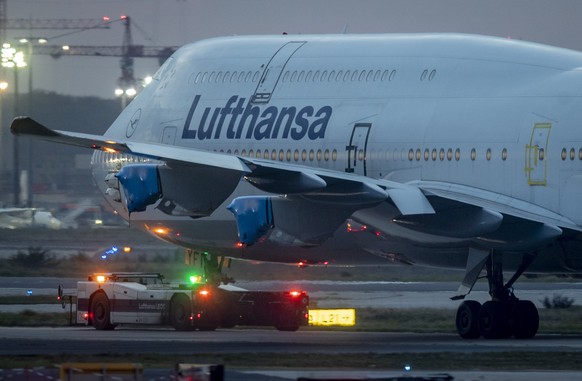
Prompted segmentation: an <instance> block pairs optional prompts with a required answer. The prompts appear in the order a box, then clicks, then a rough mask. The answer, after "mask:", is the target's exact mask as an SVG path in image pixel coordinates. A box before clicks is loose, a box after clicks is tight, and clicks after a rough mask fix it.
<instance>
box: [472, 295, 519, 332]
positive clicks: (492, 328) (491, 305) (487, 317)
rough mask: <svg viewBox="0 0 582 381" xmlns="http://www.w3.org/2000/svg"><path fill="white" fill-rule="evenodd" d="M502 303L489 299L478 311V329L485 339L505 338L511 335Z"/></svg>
mask: <svg viewBox="0 0 582 381" xmlns="http://www.w3.org/2000/svg"><path fill="white" fill-rule="evenodd" d="M507 312H508V311H507V310H506V308H505V306H504V305H503V303H501V302H498V301H489V302H485V303H483V305H482V306H481V310H480V311H479V318H478V321H479V331H480V332H481V334H482V335H483V337H484V338H486V339H506V338H508V337H511V326H510V324H509V319H508V316H507Z"/></svg>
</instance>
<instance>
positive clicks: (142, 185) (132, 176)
mask: <svg viewBox="0 0 582 381" xmlns="http://www.w3.org/2000/svg"><path fill="white" fill-rule="evenodd" d="M115 177H116V178H117V179H118V180H119V183H120V184H121V185H122V186H123V193H124V195H125V203H126V206H127V210H128V211H129V212H130V213H133V212H143V211H144V210H146V207H147V206H148V205H151V204H153V203H155V202H156V201H157V200H158V199H159V198H160V197H161V196H162V190H161V188H160V181H159V176H158V165H157V164H136V165H126V166H124V167H123V168H121V170H120V171H119V172H118V173H117V174H116V175H115ZM106 181H107V182H108V184H109V183H110V182H111V179H106Z"/></svg>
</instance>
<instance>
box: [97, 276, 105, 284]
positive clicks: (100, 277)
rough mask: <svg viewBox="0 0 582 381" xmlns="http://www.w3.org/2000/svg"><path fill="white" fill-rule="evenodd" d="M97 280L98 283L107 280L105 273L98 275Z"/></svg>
mask: <svg viewBox="0 0 582 381" xmlns="http://www.w3.org/2000/svg"><path fill="white" fill-rule="evenodd" d="M97 282H98V283H103V282H105V275H97Z"/></svg>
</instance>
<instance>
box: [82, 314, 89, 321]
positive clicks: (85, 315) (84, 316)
mask: <svg viewBox="0 0 582 381" xmlns="http://www.w3.org/2000/svg"><path fill="white" fill-rule="evenodd" d="M83 319H85V320H87V319H89V314H88V313H87V312H85V313H84V314H83Z"/></svg>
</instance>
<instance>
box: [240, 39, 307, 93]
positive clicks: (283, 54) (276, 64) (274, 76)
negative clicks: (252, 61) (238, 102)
mask: <svg viewBox="0 0 582 381" xmlns="http://www.w3.org/2000/svg"><path fill="white" fill-rule="evenodd" d="M303 44H305V42H304V41H295V42H289V43H287V44H285V45H283V47H281V49H279V50H278V51H277V53H275V55H273V57H271V60H270V61H269V63H268V64H267V66H266V67H265V70H264V71H263V75H261V79H260V80H259V84H258V85H257V89H256V90H255V93H254V94H253V96H252V98H251V102H252V103H269V101H270V100H271V95H272V94H273V91H275V87H276V86H277V83H278V82H279V78H280V77H281V73H282V72H283V69H284V68H285V65H287V62H288V61H289V59H290V58H291V56H292V55H293V54H294V53H295V52H296V51H297V50H299V48H300V47H301V46H303Z"/></svg>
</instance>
